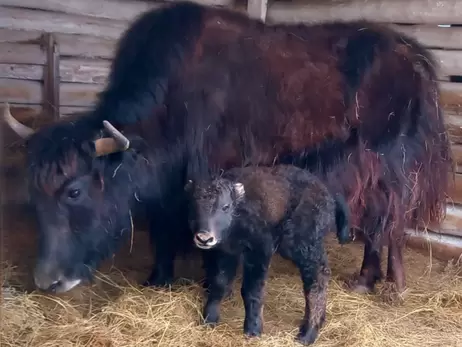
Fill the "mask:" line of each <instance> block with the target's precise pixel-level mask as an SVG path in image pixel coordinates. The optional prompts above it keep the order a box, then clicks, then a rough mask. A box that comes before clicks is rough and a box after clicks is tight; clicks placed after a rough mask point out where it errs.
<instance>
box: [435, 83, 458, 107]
mask: <svg viewBox="0 0 462 347" xmlns="http://www.w3.org/2000/svg"><path fill="white" fill-rule="evenodd" d="M439 85H440V90H441V98H440V102H441V107H443V108H444V110H445V112H446V113H452V114H454V115H458V114H460V115H462V83H454V82H440V83H439Z"/></svg>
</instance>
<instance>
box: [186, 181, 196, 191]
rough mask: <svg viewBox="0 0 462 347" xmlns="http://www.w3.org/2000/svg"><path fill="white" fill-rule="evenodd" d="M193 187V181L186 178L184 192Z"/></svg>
mask: <svg viewBox="0 0 462 347" xmlns="http://www.w3.org/2000/svg"><path fill="white" fill-rule="evenodd" d="M193 187H194V182H193V181H192V180H188V182H186V184H185V185H184V190H185V192H190V191H191V190H192V189H193Z"/></svg>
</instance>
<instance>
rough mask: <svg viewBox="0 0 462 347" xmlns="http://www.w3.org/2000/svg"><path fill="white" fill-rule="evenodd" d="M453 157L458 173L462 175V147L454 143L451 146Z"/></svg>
mask: <svg viewBox="0 0 462 347" xmlns="http://www.w3.org/2000/svg"><path fill="white" fill-rule="evenodd" d="M451 151H452V157H453V159H454V164H455V166H456V168H455V170H456V172H457V173H462V145H459V144H456V143H453V144H451Z"/></svg>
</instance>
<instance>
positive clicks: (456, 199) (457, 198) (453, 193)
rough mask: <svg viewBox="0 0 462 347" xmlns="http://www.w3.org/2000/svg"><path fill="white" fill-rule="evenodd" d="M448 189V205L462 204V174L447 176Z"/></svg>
mask: <svg viewBox="0 0 462 347" xmlns="http://www.w3.org/2000/svg"><path fill="white" fill-rule="evenodd" d="M449 179H450V188H449V192H448V198H447V201H448V203H449V204H462V174H458V173H456V174H455V175H454V177H453V176H452V175H451V174H449Z"/></svg>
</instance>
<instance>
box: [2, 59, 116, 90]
mask: <svg viewBox="0 0 462 347" xmlns="http://www.w3.org/2000/svg"><path fill="white" fill-rule="evenodd" d="M44 70H45V66H42V65H24V64H0V78H11V79H20V80H31V81H42V80H43V77H44ZM109 71H110V62H109V61H106V60H94V61H92V60H81V59H60V65H59V76H60V80H61V82H76V83H97V84H105V83H106V80H107V77H108V75H109Z"/></svg>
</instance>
